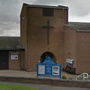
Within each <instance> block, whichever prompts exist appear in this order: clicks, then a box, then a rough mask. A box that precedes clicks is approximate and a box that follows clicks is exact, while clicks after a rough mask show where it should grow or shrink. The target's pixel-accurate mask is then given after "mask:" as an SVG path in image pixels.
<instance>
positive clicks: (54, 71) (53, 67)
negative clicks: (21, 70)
mask: <svg viewBox="0 0 90 90" xmlns="http://www.w3.org/2000/svg"><path fill="white" fill-rule="evenodd" d="M50 62H51V63H50ZM61 71H62V66H61V64H55V63H54V62H53V61H52V59H51V58H50V57H47V58H46V59H45V61H44V62H43V63H40V64H37V76H47V77H59V78H61Z"/></svg>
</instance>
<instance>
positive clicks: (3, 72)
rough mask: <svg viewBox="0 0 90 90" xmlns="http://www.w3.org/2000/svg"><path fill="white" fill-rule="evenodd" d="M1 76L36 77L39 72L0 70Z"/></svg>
mask: <svg viewBox="0 0 90 90" xmlns="http://www.w3.org/2000/svg"><path fill="white" fill-rule="evenodd" d="M0 76H9V77H26V78H35V77H37V74H36V72H26V71H15V70H0Z"/></svg>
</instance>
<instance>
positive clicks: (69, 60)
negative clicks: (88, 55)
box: [66, 59, 74, 64]
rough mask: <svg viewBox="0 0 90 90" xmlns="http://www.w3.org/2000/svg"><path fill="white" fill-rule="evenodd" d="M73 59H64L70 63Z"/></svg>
mask: <svg viewBox="0 0 90 90" xmlns="http://www.w3.org/2000/svg"><path fill="white" fill-rule="evenodd" d="M73 61H74V59H66V62H67V63H71V64H72V63H73Z"/></svg>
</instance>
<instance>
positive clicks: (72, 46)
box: [64, 27, 77, 69]
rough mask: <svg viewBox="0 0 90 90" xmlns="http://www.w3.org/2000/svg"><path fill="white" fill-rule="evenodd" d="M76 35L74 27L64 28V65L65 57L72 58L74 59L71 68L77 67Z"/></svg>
mask: <svg viewBox="0 0 90 90" xmlns="http://www.w3.org/2000/svg"><path fill="white" fill-rule="evenodd" d="M76 37H77V35H76V31H75V30H74V29H72V28H69V27H66V28H65V34H64V51H65V52H64V53H65V54H64V55H65V56H64V58H65V59H64V60H65V66H66V60H67V59H73V60H74V64H73V68H75V69H76V68H77V55H76V44H77V41H76ZM65 66H64V67H65Z"/></svg>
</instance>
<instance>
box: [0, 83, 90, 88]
mask: <svg viewBox="0 0 90 90" xmlns="http://www.w3.org/2000/svg"><path fill="white" fill-rule="evenodd" d="M0 84H4V85H12V86H26V87H31V88H37V89H38V90H90V88H78V87H57V86H51V85H40V84H22V83H10V82H0Z"/></svg>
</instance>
